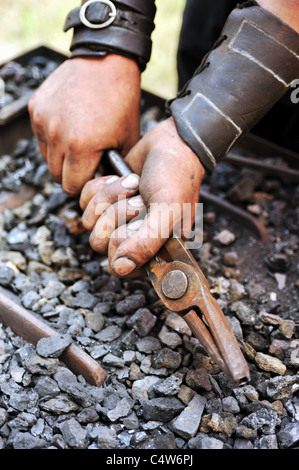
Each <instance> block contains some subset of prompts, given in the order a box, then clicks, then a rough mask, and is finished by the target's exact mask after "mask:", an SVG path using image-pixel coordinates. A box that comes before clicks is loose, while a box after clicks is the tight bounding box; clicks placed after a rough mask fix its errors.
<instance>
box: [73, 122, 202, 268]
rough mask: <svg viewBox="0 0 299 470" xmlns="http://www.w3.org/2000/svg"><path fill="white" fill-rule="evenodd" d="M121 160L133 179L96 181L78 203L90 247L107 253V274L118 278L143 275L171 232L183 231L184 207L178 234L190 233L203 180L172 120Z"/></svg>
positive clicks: (163, 124) (161, 124)
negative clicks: (146, 266) (186, 209)
mask: <svg viewBox="0 0 299 470" xmlns="http://www.w3.org/2000/svg"><path fill="white" fill-rule="evenodd" d="M125 161H126V162H127V163H128V165H129V166H130V168H131V169H132V170H133V171H134V172H135V173H134V174H132V175H130V176H127V177H122V178H119V177H117V176H106V177H102V178H96V179H94V180H92V181H90V182H88V183H87V184H86V185H85V187H84V188H83V191H82V193H81V198H80V205H81V208H82V210H83V211H84V213H83V218H82V221H83V224H84V226H85V228H86V229H87V230H89V231H91V235H90V245H91V247H92V248H93V249H94V250H95V251H97V252H99V253H103V254H106V253H108V256H109V266H110V271H111V272H112V273H113V274H114V275H116V276H118V277H125V276H134V275H137V274H139V273H140V272H141V271H140V268H141V267H142V266H143V265H144V264H145V263H147V262H148V261H149V260H150V259H151V258H152V257H153V256H154V255H155V254H156V253H157V252H158V250H159V249H160V248H161V247H162V246H163V244H164V243H165V242H166V241H167V239H168V238H169V237H170V236H171V234H172V232H173V228H174V227H179V228H181V227H180V226H181V224H182V219H183V213H185V211H184V212H183V206H184V205H186V204H188V205H189V209H190V212H189V211H187V213H188V214H190V215H191V216H190V217H189V220H185V221H184V227H183V228H182V232H181V233H182V235H184V234H185V232H186V231H187V232H189V231H190V230H191V228H192V224H193V221H194V216H195V210H196V205H197V203H198V200H199V191H200V184H201V181H202V179H203V177H204V175H205V170H204V168H203V166H202V165H201V163H200V161H199V159H198V158H197V156H196V155H195V154H194V153H193V151H192V150H191V149H190V148H189V147H188V146H187V145H186V144H185V143H184V142H183V141H182V139H181V138H180V137H179V135H178V133H177V130H176V127H175V124H174V121H173V119H172V118H169V119H167V120H166V121H163V122H162V123H160V124H158V125H157V126H156V127H155V128H154V129H152V130H151V131H150V132H148V133H147V134H146V135H145V136H144V137H143V138H142V139H141V140H140V141H139V142H138V143H137V144H136V145H135V146H134V147H133V149H132V150H131V151H130V152H129V154H128V155H127V156H126V158H125ZM138 192H139V195H137V193H138ZM184 207H185V206H184ZM130 221H131V222H130ZM186 235H187V236H188V235H189V233H186Z"/></svg>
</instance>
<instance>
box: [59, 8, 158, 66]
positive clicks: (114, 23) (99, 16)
mask: <svg viewBox="0 0 299 470" xmlns="http://www.w3.org/2000/svg"><path fill="white" fill-rule="evenodd" d="M85 3H87V2H85ZM90 3H91V4H89V5H86V4H84V3H83V5H85V7H84V6H83V7H78V8H75V9H74V10H72V11H71V12H70V13H69V14H68V16H67V18H66V22H65V25H64V31H68V30H69V29H70V28H74V34H73V40H72V43H71V47H70V50H71V52H72V55H71V58H74V57H97V58H101V57H103V56H105V55H106V54H109V53H115V54H120V55H124V56H126V57H130V58H132V59H133V60H135V61H136V62H137V64H138V66H139V68H140V69H141V71H143V70H144V69H145V68H146V64H147V62H148V61H149V59H150V56H151V51H152V41H151V33H152V31H153V30H154V28H155V25H154V22H153V20H154V16H155V12H156V7H155V0H146V1H144V0H115V1H114V0H111V2H107V1H104V0H103V1H101V0H99V1H94V2H93V3H92V2H90ZM81 8H84V14H83V11H82V10H81ZM112 8H113V10H114V12H113V18H112V19H111V20H109V18H111V16H110V15H111V13H112V12H111V10H112ZM80 13H82V14H83V15H84V16H83V18H82V17H81V16H80ZM82 21H83V23H84V24H83V23H82ZM94 25H99V27H98V28H97V27H95V28H94Z"/></svg>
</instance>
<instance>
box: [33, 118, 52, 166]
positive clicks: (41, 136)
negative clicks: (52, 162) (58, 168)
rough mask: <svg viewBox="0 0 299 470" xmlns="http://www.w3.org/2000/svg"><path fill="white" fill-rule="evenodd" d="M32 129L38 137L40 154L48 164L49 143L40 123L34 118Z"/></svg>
mask: <svg viewBox="0 0 299 470" xmlns="http://www.w3.org/2000/svg"><path fill="white" fill-rule="evenodd" d="M31 127H32V131H33V134H34V135H35V137H36V140H37V143H38V146H39V151H40V154H41V156H42V157H43V159H44V160H45V161H46V162H47V153H48V152H47V150H48V141H47V139H46V136H45V132H44V128H43V126H42V125H41V124H40V123H39V122H37V121H34V118H33V117H32V118H31Z"/></svg>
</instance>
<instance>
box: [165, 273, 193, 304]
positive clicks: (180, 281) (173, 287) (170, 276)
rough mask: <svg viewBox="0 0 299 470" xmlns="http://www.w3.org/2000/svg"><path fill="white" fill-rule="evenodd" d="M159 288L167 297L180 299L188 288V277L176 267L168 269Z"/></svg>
mask: <svg viewBox="0 0 299 470" xmlns="http://www.w3.org/2000/svg"><path fill="white" fill-rule="evenodd" d="M161 289H162V292H163V294H164V295H165V297H167V298H168V299H180V298H181V297H183V295H184V294H185V293H186V291H187V289H188V278H187V276H186V274H185V273H183V272H182V271H180V270H178V269H175V270H173V271H170V272H169V273H167V274H166V276H165V277H164V279H163V280H162V285H161Z"/></svg>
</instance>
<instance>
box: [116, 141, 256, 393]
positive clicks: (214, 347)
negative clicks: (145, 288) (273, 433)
mask: <svg viewBox="0 0 299 470" xmlns="http://www.w3.org/2000/svg"><path fill="white" fill-rule="evenodd" d="M107 156H108V160H109V163H110V165H111V166H112V168H113V169H114V170H115V171H116V172H117V174H118V175H119V176H126V175H128V174H130V173H131V170H130V169H129V167H128V166H127V165H126V163H125V162H124V161H123V159H122V157H121V156H120V155H119V154H118V153H117V152H116V151H115V150H110V151H108V152H107ZM145 268H146V271H147V275H148V277H149V279H150V281H151V283H152V285H153V287H154V289H155V291H156V292H157V294H158V296H159V297H160V299H161V300H162V302H163V303H164V305H165V306H166V308H168V309H169V310H172V311H174V312H177V313H178V314H180V315H181V316H182V318H183V319H184V320H185V321H186V323H187V324H188V326H189V328H190V329H191V331H192V333H193V334H194V336H195V337H196V338H197V339H198V340H199V342H200V344H201V345H202V346H203V348H204V349H205V350H206V352H207V353H208V355H209V356H210V357H211V359H212V361H213V362H215V363H216V364H217V365H218V366H219V367H220V369H221V370H223V371H224V372H225V373H226V374H227V375H228V376H229V377H230V378H231V379H232V380H233V381H234V382H235V383H236V384H237V385H238V386H240V385H244V384H246V383H248V381H249V380H250V373H249V367H248V364H247V362H246V360H245V358H244V356H243V354H242V352H241V350H240V347H239V344H238V342H237V339H236V337H235V335H234V333H233V332H232V330H231V327H230V325H229V323H228V321H227V319H226V317H225V315H224V314H223V312H222V310H221V308H220V306H219V304H218V303H217V301H216V299H215V298H214V297H213V296H212V295H211V293H210V288H209V284H208V281H207V279H206V278H205V276H204V274H203V272H202V271H201V269H200V268H199V266H198V263H197V262H196V260H195V259H194V257H193V256H192V254H191V252H190V251H189V250H188V249H187V247H186V245H185V243H184V242H183V240H182V239H180V238H178V237H176V236H175V235H172V236H171V237H170V238H169V239H168V241H167V242H166V243H165V244H164V246H163V248H162V249H161V250H160V251H159V252H158V253H157V255H156V256H155V257H154V258H153V259H152V260H151V261H149V263H147V265H146V266H145Z"/></svg>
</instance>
